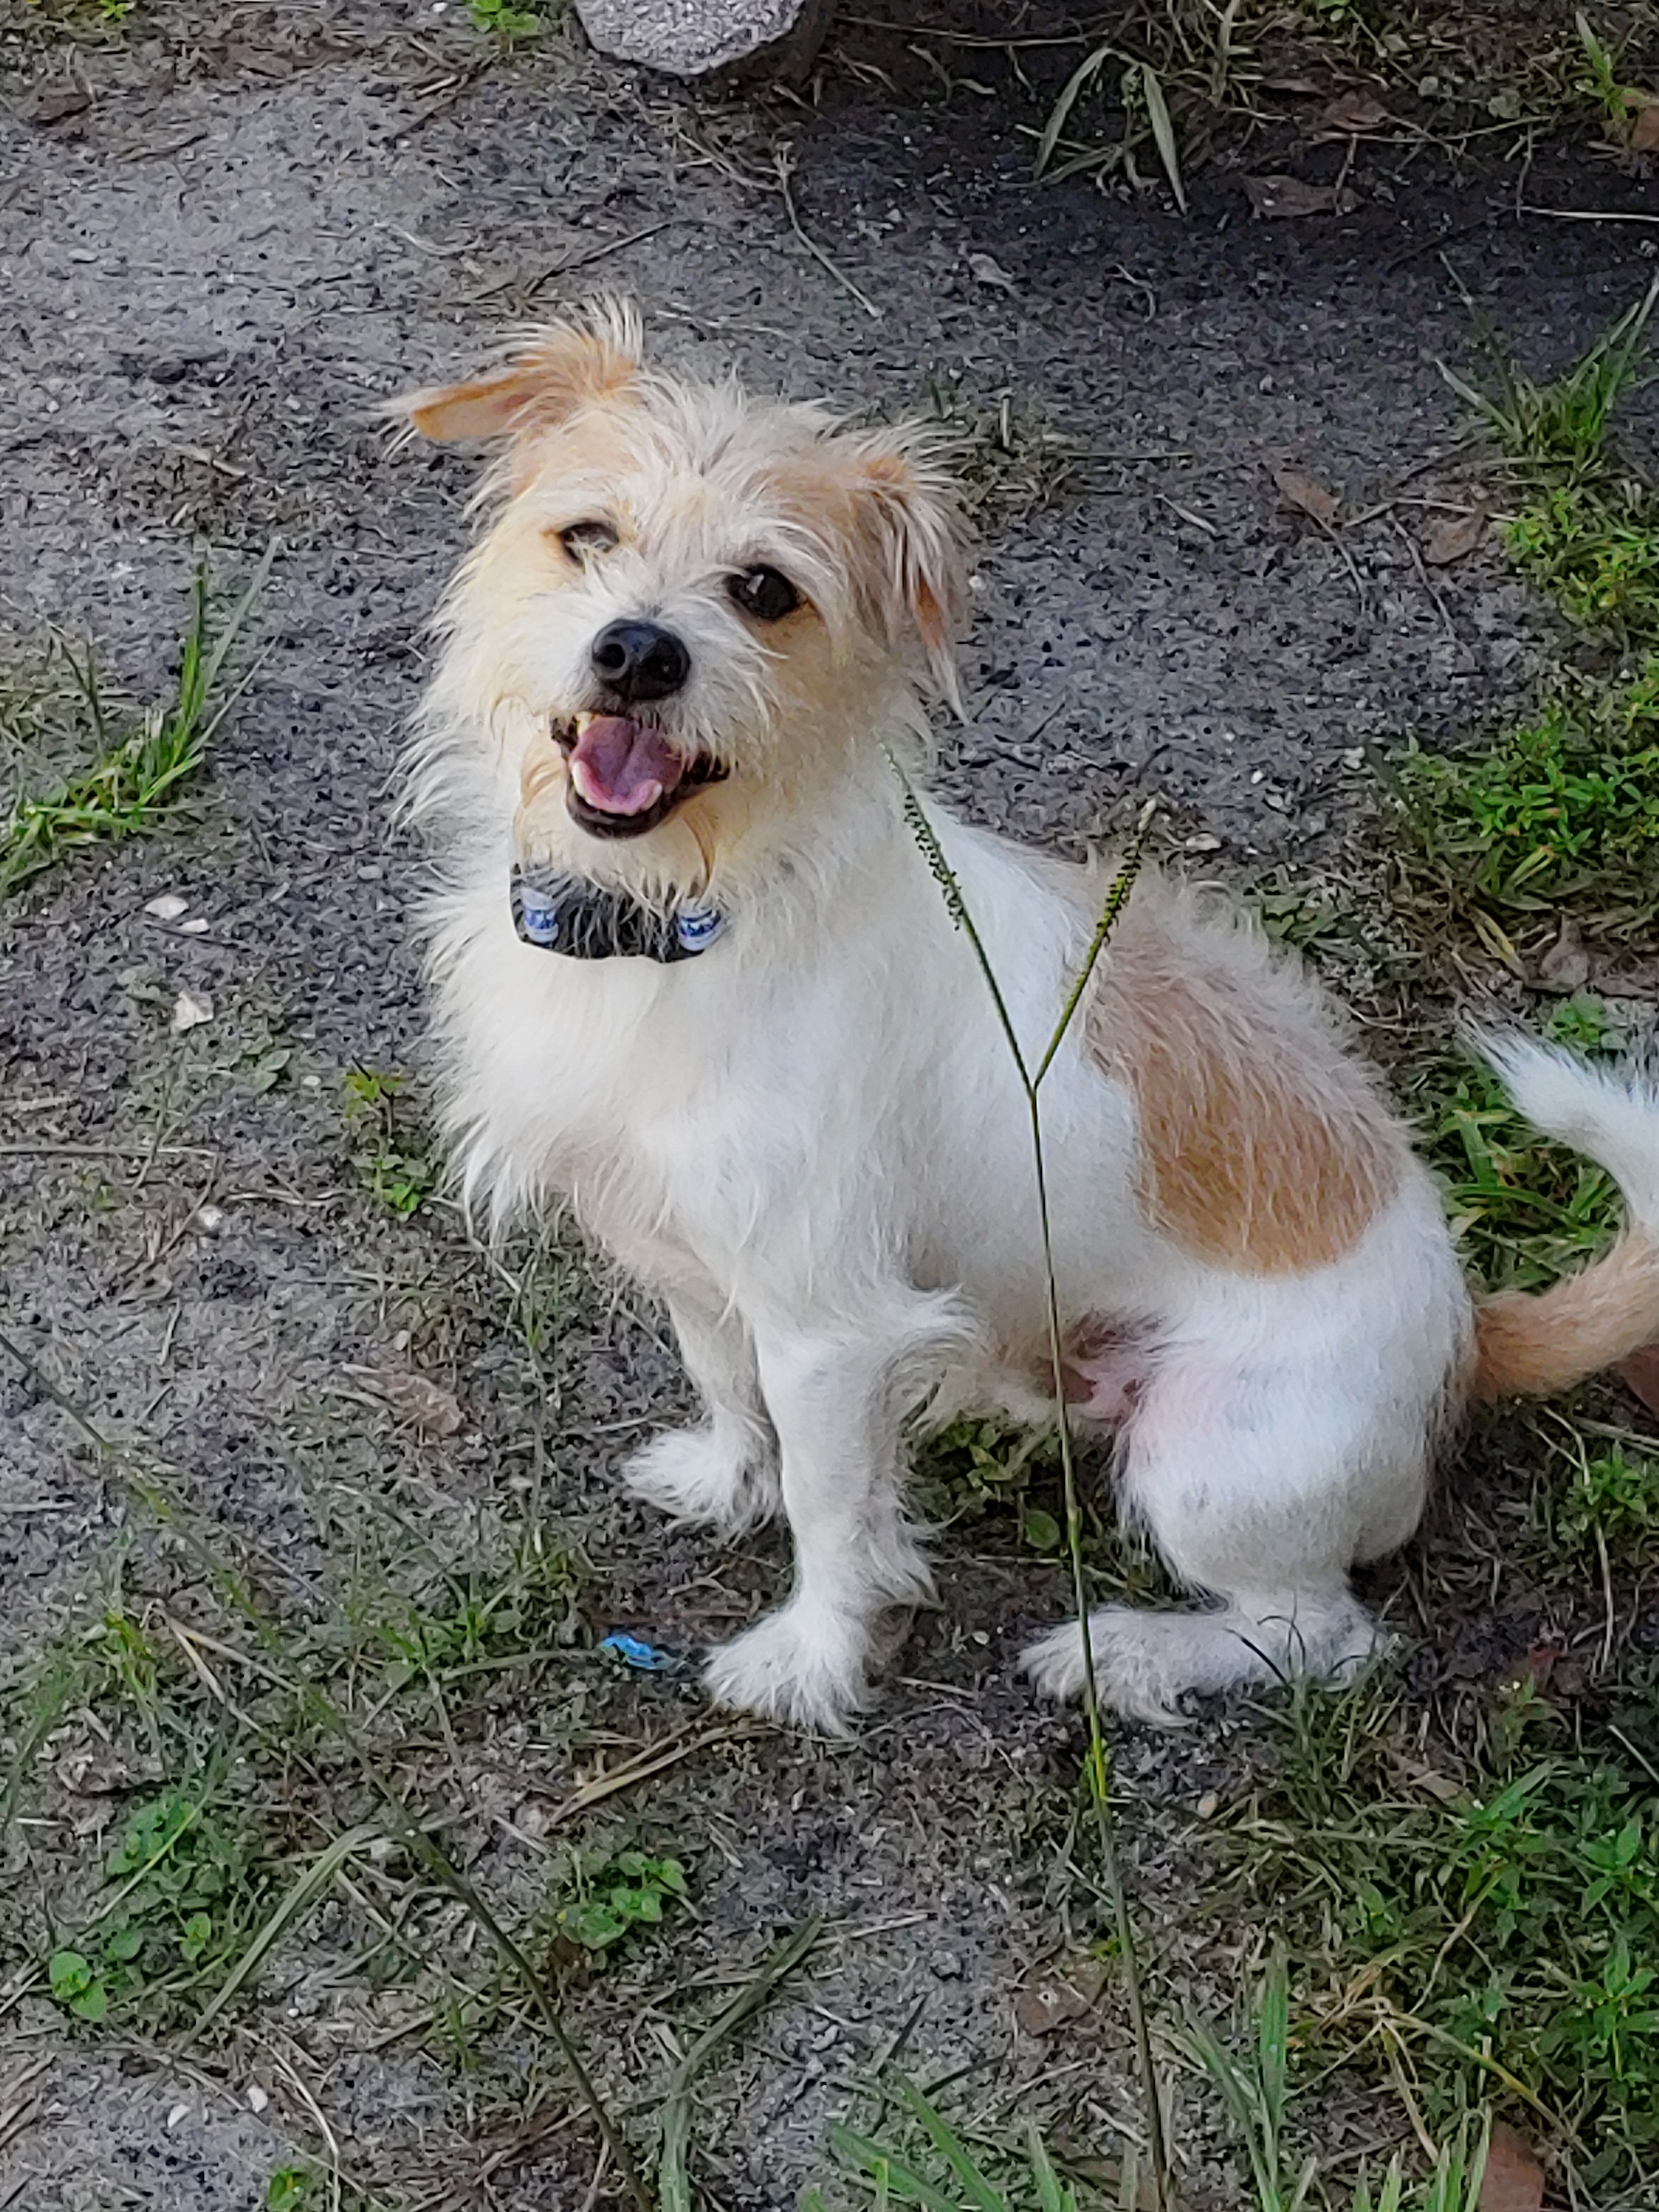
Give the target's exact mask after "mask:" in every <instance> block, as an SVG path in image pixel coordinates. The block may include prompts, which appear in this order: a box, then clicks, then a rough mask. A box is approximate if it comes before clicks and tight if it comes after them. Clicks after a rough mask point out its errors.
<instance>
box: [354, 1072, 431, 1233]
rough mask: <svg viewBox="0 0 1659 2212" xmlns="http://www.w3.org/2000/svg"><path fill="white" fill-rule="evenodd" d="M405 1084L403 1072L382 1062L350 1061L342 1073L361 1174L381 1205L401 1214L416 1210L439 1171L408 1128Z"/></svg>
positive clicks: (408, 1214)
mask: <svg viewBox="0 0 1659 2212" xmlns="http://www.w3.org/2000/svg"><path fill="white" fill-rule="evenodd" d="M407 1089H408V1085H407V1081H406V1079H405V1078H404V1077H403V1076H401V1075H397V1074H393V1073H389V1072H388V1071H387V1070H386V1069H384V1068H378V1067H354V1068H352V1069H351V1070H350V1071H349V1073H348V1074H347V1076H346V1079H345V1091H346V1117H347V1119H348V1121H349V1123H350V1125H351V1127H352V1130H353V1132H354V1133H355V1134H356V1138H357V1139H358V1148H359V1149H358V1158H359V1163H360V1164H361V1166H362V1171H363V1176H364V1179H365V1181H366V1182H367V1183H368V1188H369V1189H370V1190H371V1191H372V1192H373V1194H374V1196H375V1198H377V1199H378V1200H380V1204H381V1205H382V1206H386V1207H388V1208H389V1209H390V1210H391V1211H392V1212H393V1213H397V1214H401V1215H402V1216H403V1217H404V1218H405V1219H407V1218H409V1216H410V1214H412V1213H418V1212H420V1210H421V1208H422V1206H424V1205H425V1204H426V1202H427V1200H428V1199H429V1198H430V1197H431V1196H432V1195H433V1194H434V1192H435V1190H436V1189H437V1188H438V1184H439V1182H440V1180H441V1169H440V1167H439V1164H438V1162H437V1160H436V1159H435V1158H434V1157H433V1155H432V1153H431V1152H428V1150H427V1149H426V1148H425V1147H424V1146H423V1145H422V1144H421V1139H419V1138H418V1137H416V1135H415V1134H414V1133H413V1132H412V1131H411V1128H410V1120H409V1109H408V1104H407V1099H406V1093H407ZM416 1146H421V1148H420V1149H419V1150H416Z"/></svg>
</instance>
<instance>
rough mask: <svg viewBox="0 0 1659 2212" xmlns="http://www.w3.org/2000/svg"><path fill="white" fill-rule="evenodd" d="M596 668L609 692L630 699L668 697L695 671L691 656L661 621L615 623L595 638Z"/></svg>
mask: <svg viewBox="0 0 1659 2212" xmlns="http://www.w3.org/2000/svg"><path fill="white" fill-rule="evenodd" d="M592 659H593V670H594V673H595V674H596V675H597V676H598V677H599V678H600V680H601V681H602V682H603V684H605V689H606V690H608V691H614V692H615V693H616V695H617V697H618V698H619V699H625V700H628V701H629V702H632V701H635V700H642V699H666V698H667V697H668V696H669V695H670V693H671V692H674V691H678V690H679V689H680V687H681V686H682V684H684V682H685V679H686V678H687V677H688V676H689V675H690V673H691V656H690V653H688V652H687V651H686V649H685V647H684V646H683V645H682V644H681V643H680V641H679V640H678V638H677V637H676V636H675V635H674V633H673V631H672V630H671V629H663V627H662V625H661V624H660V623H649V622H613V623H607V624H606V626H605V629H602V630H601V631H600V632H599V635H598V636H597V637H596V638H595V639H594V641H593V652H592Z"/></svg>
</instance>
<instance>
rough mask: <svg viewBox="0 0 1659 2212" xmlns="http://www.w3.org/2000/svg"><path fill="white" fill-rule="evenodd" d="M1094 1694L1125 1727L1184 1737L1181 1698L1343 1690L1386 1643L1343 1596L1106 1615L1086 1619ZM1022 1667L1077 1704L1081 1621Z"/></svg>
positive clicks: (1055, 1635)
mask: <svg viewBox="0 0 1659 2212" xmlns="http://www.w3.org/2000/svg"><path fill="white" fill-rule="evenodd" d="M1089 1646H1090V1651H1091V1656H1092V1658H1093V1661H1094V1675H1095V1688H1096V1692H1097V1695H1098V1697H1099V1699H1100V1702H1101V1704H1102V1705H1109V1706H1110V1707H1111V1708H1112V1710H1113V1711H1115V1712H1120V1713H1121V1714H1123V1715H1124V1717H1126V1718H1127V1719H1129V1720H1137V1721H1148V1722H1151V1723H1153V1725H1155V1726H1157V1727H1159V1728H1180V1727H1182V1726H1184V1725H1185V1718H1184V1716H1183V1715H1182V1714H1181V1713H1179V1712H1178V1711H1176V1699H1178V1698H1180V1697H1182V1696H1183V1695H1185V1694H1186V1693H1187V1692H1188V1691H1194V1692H1198V1693H1199V1694H1200V1695H1206V1694H1209V1693H1211V1692H1215V1691H1218V1690H1230V1689H1232V1688H1234V1687H1235V1686H1237V1684H1239V1683H1242V1682H1271V1681H1279V1682H1282V1681H1285V1680H1289V1679H1290V1678H1291V1676H1293V1675H1304V1676H1306V1677H1308V1678H1309V1679H1310V1680H1314V1681H1321V1682H1324V1683H1327V1684H1328V1685H1329V1686H1332V1687H1334V1688H1335V1687H1340V1686H1343V1685H1344V1684H1345V1683H1347V1682H1351V1681H1352V1680H1353V1679H1354V1676H1355V1674H1356V1673H1357V1672H1358V1670H1359V1669H1360V1668H1362V1667H1364V1664H1365V1663H1366V1662H1368V1661H1369V1660H1370V1658H1371V1657H1372V1656H1374V1655H1375V1654H1376V1652H1377V1651H1379V1650H1384V1649H1386V1648H1387V1639H1386V1638H1383V1636H1382V1634H1381V1632H1379V1630H1378V1629H1377V1627H1376V1624H1375V1622H1373V1621H1372V1620H1371V1619H1370V1615H1369V1614H1368V1613H1366V1612H1365V1610H1364V1607H1363V1606H1361V1605H1360V1604H1359V1603H1358V1601H1357V1600H1356V1599H1354V1598H1353V1597H1352V1596H1350V1595H1348V1593H1347V1592H1346V1590H1341V1591H1336V1592H1321V1593H1318V1594H1308V1593H1297V1592H1294V1591H1291V1592H1286V1593H1285V1595H1283V1596H1282V1597H1281V1598H1277V1599H1272V1600H1266V1601H1255V1602H1254V1603H1253V1604H1252V1605H1251V1606H1250V1607H1249V1608H1246V1607H1243V1606H1240V1605H1225V1606H1219V1607H1216V1609H1215V1610H1214V1611H1212V1612H1209V1613H1198V1612H1176V1613H1146V1612H1142V1611H1140V1610H1139V1608H1138V1607H1133V1606H1126V1605H1109V1606H1106V1607H1103V1608H1102V1610H1101V1611H1100V1612H1098V1613H1091V1614H1090V1616H1089ZM1019 1663H1020V1665H1021V1667H1022V1668H1024V1671H1025V1673H1026V1674H1029V1675H1030V1677H1031V1679H1032V1680H1033V1681H1034V1682H1035V1683H1036V1686H1037V1687H1038V1689H1040V1690H1042V1691H1045V1692H1047V1693H1048V1696H1050V1697H1052V1698H1066V1699H1069V1698H1076V1697H1078V1696H1079V1695H1081V1693H1082V1690H1083V1682H1084V1657H1083V1636H1082V1632H1081V1630H1080V1629H1079V1626H1078V1624H1077V1622H1076V1621H1070V1622H1068V1623H1067V1624H1066V1626H1065V1627H1064V1628H1056V1629H1054V1630H1053V1631H1052V1632H1050V1633H1049V1634H1048V1635H1047V1636H1044V1637H1042V1638H1039V1639H1038V1640H1037V1642H1036V1643H1035V1644H1031V1645H1030V1646H1029V1647H1028V1649H1027V1650H1024V1652H1022V1653H1021V1655H1020V1662H1019Z"/></svg>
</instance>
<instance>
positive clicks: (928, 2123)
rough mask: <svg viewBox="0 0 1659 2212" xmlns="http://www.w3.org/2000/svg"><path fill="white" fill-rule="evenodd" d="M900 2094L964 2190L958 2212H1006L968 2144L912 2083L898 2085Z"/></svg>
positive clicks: (1005, 2207)
mask: <svg viewBox="0 0 1659 2212" xmlns="http://www.w3.org/2000/svg"><path fill="white" fill-rule="evenodd" d="M899 2097H900V2100H901V2101H902V2103H904V2104H906V2105H908V2106H909V2108H910V2112H911V2116H912V2117H913V2118H915V2120H916V2121H917V2123H918V2124H920V2126H921V2130H922V2132H923V2133H924V2134H925V2135H926V2136H927V2140H928V2142H931V2143H932V2144H933V2148H934V2149H935V2150H936V2151H937V2152H938V2153H939V2156H940V2157H941V2158H942V2159H943V2160H945V2164H946V2166H949V2167H950V2169H951V2173H952V2174H953V2175H954V2176H955V2178H956V2180H957V2185H958V2186H959V2187H960V2188H961V2189H962V2190H963V2191H965V2200H964V2203H963V2206H962V2207H961V2208H960V2212H1007V2206H1006V2203H1004V2201H1003V2198H1002V2197H1001V2196H1000V2194H999V2192H998V2191H996V2190H994V2189H993V2188H992V2186H991V2185H990V2183H989V2182H988V2181H987V2179H985V2176H984V2174H983V2173H981V2171H980V2169H979V2167H978V2166H977V2165H976V2164H975V2161H974V2160H973V2159H972V2158H971V2157H970V2156H969V2152H968V2149H967V2147H966V2145H965V2144H963V2142H959V2141H958V2139H957V2136H956V2135H955V2133H954V2132H953V2131H952V2130H951V2128H950V2127H949V2126H948V2125H947V2124H946V2123H945V2121H944V2120H943V2119H942V2118H940V2116H939V2113H938V2112H935V2111H934V2109H933V2106H931V2105H930V2104H929V2103H928V2101H927V2098H926V2097H924V2096H923V2095H922V2093H921V2090H920V2089H918V2088H917V2087H916V2086H915V2083H914V2082H911V2081H902V2082H900V2084H899Z"/></svg>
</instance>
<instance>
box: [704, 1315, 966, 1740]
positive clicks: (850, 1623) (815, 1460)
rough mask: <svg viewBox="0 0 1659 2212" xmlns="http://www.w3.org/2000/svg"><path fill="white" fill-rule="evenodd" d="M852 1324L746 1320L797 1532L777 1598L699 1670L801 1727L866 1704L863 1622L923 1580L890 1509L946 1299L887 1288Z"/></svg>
mask: <svg viewBox="0 0 1659 2212" xmlns="http://www.w3.org/2000/svg"><path fill="white" fill-rule="evenodd" d="M869 1304H870V1310H869V1312H868V1314H867V1316H865V1317H863V1318H861V1320H860V1323H859V1325H857V1326H856V1327H854V1326H851V1325H848V1324H846V1323H840V1324H836V1325H832V1326H828V1327H824V1326H817V1327H811V1326H799V1327H789V1326H787V1325H781V1324H780V1322H778V1321H777V1320H776V1319H775V1317H769V1318H768V1319H767V1320H766V1322H764V1323H761V1322H756V1323H755V1324H754V1325H753V1337H754V1344H755V1351H756V1356H757V1364H758V1367H759V1371H760V1380H761V1389H762V1392H763V1395H764V1397H765V1400H766V1405H767V1410H768V1412H769V1413H770V1415H771V1419H772V1425H773V1428H774V1430H775V1431H776V1435H777V1440H778V1449H779V1470H780V1475H781V1487H782V1495H783V1506H784V1510H785V1512H786V1513H787V1516H788V1519H789V1528H790V1533H791V1534H792V1535H793V1538H794V1543H795V1586H794V1589H793V1592H792V1594H791V1595H790V1597H789V1599H788V1601H787V1603H786V1604H784V1605H782V1606H781V1607H779V1608H778V1610H777V1611H776V1612H775V1613H770V1614H769V1615H768V1616H767V1618H766V1619H765V1620H763V1621H762V1622H760V1624H759V1625H758V1626H757V1627H754V1628H751V1629H749V1630H748V1631H747V1632H745V1633H744V1634H743V1635H742V1636H739V1637H738V1638H736V1639H735V1640H734V1641H733V1642H732V1643H731V1644H727V1645H726V1647H725V1648H724V1649H723V1650H720V1651H717V1652H716V1653H715V1654H714V1657H713V1658H712V1660H711V1661H710V1662H709V1665H708V1675H707V1680H708V1688H709V1690H710V1692H712V1694H713V1695H714V1697H715V1698H717V1699H719V1700H720V1703H721V1704H722V1705H737V1706H740V1707H741V1708H743V1709H744V1711H749V1712H757V1713H764V1714H767V1715H768V1716H769V1717H771V1718H773V1719H775V1720H781V1721H788V1722H792V1723H794V1724H795V1725H796V1726H798V1727H802V1728H821V1729H832V1730H837V1731H838V1730H840V1729H842V1728H843V1727H844V1726H845V1722H846V1716H847V1715H848V1712H849V1711H852V1710H853V1709H854V1707H856V1706H857V1705H860V1704H861V1703H862V1702H863V1699H864V1695H865V1691H866V1674H865V1660H866V1651H867V1648H868V1644H869V1637H870V1631H871V1627H872V1624H873V1623H874V1621H875V1620H876V1619H877V1617H878V1615H879V1614H880V1613H882V1612H883V1611H884V1609H885V1608H886V1607H889V1606H892V1605H903V1604H909V1603H913V1602H914V1601H916V1600H917V1599H919V1598H922V1597H925V1596H927V1594H928V1593H929V1591H930V1589H931V1588H932V1579H931V1577H930V1576H929V1574H928V1571H927V1562H926V1560H925V1559H923V1557H922V1555H921V1549H920V1547H919V1546H918V1544H917V1541H916V1538H915V1534H914V1533H913V1531H912V1530H911V1529H910V1528H908V1526H907V1524H906V1522H905V1520H904V1517H903V1514H902V1510H901V1498H900V1476H901V1460H900V1453H901V1445H902V1423H903V1419H904V1417H905V1415H906V1413H908V1412H909V1411H910V1410H911V1409H912V1408H913V1407H915V1405H916V1404H917V1403H918V1402H919V1401H921V1399H922V1398H924V1397H925V1396H926V1395H927V1393H928V1391H929V1389H931V1388H932V1387H933V1384H934V1383H936V1381H937V1380H938V1376H939V1369H940V1367H941V1365H942V1364H943V1361H944V1360H945V1358H948V1357H949V1356H950V1355H951V1352H954V1351H956V1350H957V1349H958V1348H959V1347H960V1345H961V1343H962V1340H963V1328H962V1325H961V1321H960V1316H959V1315H958V1314H957V1311H956V1310H955V1309H954V1307H953V1306H952V1304H951V1301H950V1300H948V1299H945V1298H937V1297H925V1296H922V1295H921V1294H916V1293H908V1292H906V1293H887V1294H885V1295H880V1296H878V1297H875V1298H872V1300H871V1301H870V1302H869Z"/></svg>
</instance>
